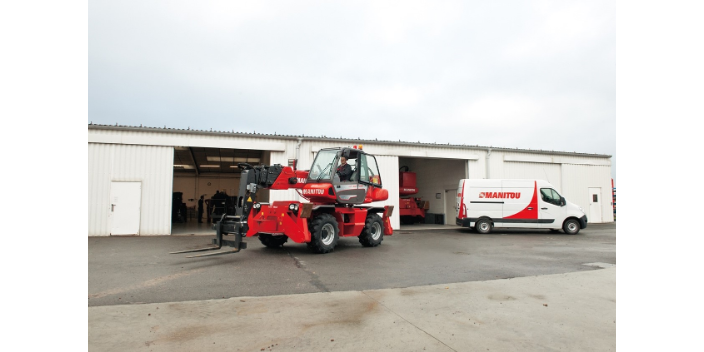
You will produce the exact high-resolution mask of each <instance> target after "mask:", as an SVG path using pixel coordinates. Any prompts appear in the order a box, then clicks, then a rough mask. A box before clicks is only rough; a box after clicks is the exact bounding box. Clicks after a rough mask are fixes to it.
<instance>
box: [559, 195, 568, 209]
mask: <svg viewBox="0 0 704 352" xmlns="http://www.w3.org/2000/svg"><path fill="white" fill-rule="evenodd" d="M565 204H567V202H566V201H565V197H560V206H563V207H564V206H565Z"/></svg>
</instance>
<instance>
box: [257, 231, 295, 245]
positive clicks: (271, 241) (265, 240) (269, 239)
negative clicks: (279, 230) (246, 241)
mask: <svg viewBox="0 0 704 352" xmlns="http://www.w3.org/2000/svg"><path fill="white" fill-rule="evenodd" d="M259 241H260V242H261V243H262V244H263V245H265V246H267V247H269V248H279V247H281V246H283V245H284V243H286V242H287V241H288V236H285V235H281V236H274V235H270V234H268V233H261V234H259Z"/></svg>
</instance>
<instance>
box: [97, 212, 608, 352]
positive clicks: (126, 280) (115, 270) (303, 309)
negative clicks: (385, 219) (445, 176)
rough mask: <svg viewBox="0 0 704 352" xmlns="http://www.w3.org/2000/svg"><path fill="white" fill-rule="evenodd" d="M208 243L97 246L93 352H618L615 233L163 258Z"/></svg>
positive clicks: (429, 239) (442, 234)
mask: <svg viewBox="0 0 704 352" xmlns="http://www.w3.org/2000/svg"><path fill="white" fill-rule="evenodd" d="M208 240H209V237H204V236H159V237H128V238H116V237H107V238H89V240H88V244H89V292H88V306H89V310H88V313H89V314H88V315H89V319H88V323H89V341H88V342H89V349H90V350H91V351H124V350H138V351H141V350H143V351H193V350H204V349H207V350H222V351H303V350H306V351H322V350H325V351H327V350H338V351H353V350H372V351H376V350H391V351H423V350H426V351H487V350H489V351H491V350H493V351H505V350H521V351H558V350H570V351H610V350H615V343H616V342H615V341H616V324H615V314H616V303H615V297H616V289H615V283H616V274H615V273H616V271H615V270H616V269H615V264H616V250H615V249H616V235H615V224H597V225H594V224H590V226H589V227H588V228H587V229H585V230H583V231H582V232H581V233H580V234H579V235H577V236H567V235H564V234H556V233H552V232H549V231H540V230H533V231H526V230H498V231H496V232H495V233H493V234H490V235H480V234H477V233H473V232H469V231H467V230H465V229H439V230H422V231H403V230H402V231H397V232H396V233H395V234H394V236H390V237H386V238H385V239H384V242H383V244H382V245H381V246H380V247H376V248H365V247H362V246H361V245H360V244H359V243H357V241H356V238H346V239H342V240H341V241H340V245H339V246H338V248H337V249H336V250H335V251H334V252H332V253H329V254H325V255H317V254H312V253H310V252H308V251H307V248H306V246H305V245H303V244H295V243H287V244H286V245H285V246H284V248H281V249H268V248H265V247H263V246H262V245H261V244H259V243H258V240H257V239H256V238H255V239H248V242H249V248H248V249H246V250H244V251H242V252H241V253H238V254H233V255H227V256H219V257H212V258H201V259H187V258H185V256H184V255H168V254H166V253H168V252H170V251H175V250H179V249H184V248H189V247H190V248H194V247H197V246H200V245H202V244H206V243H207V242H208Z"/></svg>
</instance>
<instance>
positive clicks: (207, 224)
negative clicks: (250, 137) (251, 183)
mask: <svg viewBox="0 0 704 352" xmlns="http://www.w3.org/2000/svg"><path fill="white" fill-rule="evenodd" d="M270 157H271V153H270V152H269V151H264V150H249V149H227V148H203V147H175V148H174V180H173V199H172V211H171V221H172V225H171V234H172V235H189V234H208V235H212V234H213V233H214V232H213V230H212V223H213V221H217V220H218V219H219V218H220V216H222V214H223V213H224V212H229V213H232V212H233V211H234V210H233V208H234V204H235V198H236V197H237V196H239V194H238V192H239V184H240V174H241V172H242V170H241V169H240V168H239V167H238V166H237V165H238V164H239V163H248V164H250V165H253V166H254V165H259V164H265V165H268V164H269V160H270ZM201 197H202V199H203V207H202V208H203V211H202V214H199V211H198V203H199V200H200V199H201ZM257 198H258V200H260V201H263V202H267V201H268V200H269V190H266V189H265V190H261V191H259V192H258V193H257ZM199 216H200V218H199Z"/></svg>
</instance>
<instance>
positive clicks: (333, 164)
mask: <svg viewBox="0 0 704 352" xmlns="http://www.w3.org/2000/svg"><path fill="white" fill-rule="evenodd" d="M341 157H345V158H346V159H347V161H348V164H349V165H350V166H351V167H352V174H351V175H350V176H349V181H347V180H344V181H340V177H339V175H338V174H337V172H336V169H337V166H338V165H339V161H340V158H341ZM238 166H239V168H241V169H242V175H241V177H240V187H239V193H238V197H237V202H236V204H235V214H234V215H230V214H223V215H222V217H221V218H220V221H218V222H217V223H216V224H215V225H214V226H213V227H214V229H215V231H216V233H215V236H216V237H215V239H213V245H214V246H209V247H206V248H199V249H190V250H184V251H178V252H171V254H178V253H190V252H204V251H212V250H218V249H220V248H222V246H223V245H227V246H230V247H233V249H231V250H226V251H219V252H211V253H205V254H200V255H192V256H188V257H187V258H194V257H205V256H213V255H221V254H229V253H237V252H239V251H240V250H242V249H245V248H247V243H246V242H242V238H243V237H252V236H258V237H259V240H260V241H261V242H262V244H264V245H265V246H267V247H270V248H276V247H281V246H282V245H283V244H284V243H286V242H287V241H288V240H289V239H291V240H292V241H293V242H296V243H306V244H307V245H308V248H309V249H310V250H312V251H313V252H315V253H328V252H331V251H332V250H333V249H334V248H335V246H336V245H337V241H338V239H339V237H351V236H356V237H358V238H359V242H360V243H361V244H362V245H363V246H365V247H375V246H378V245H379V244H381V241H382V240H383V239H384V235H389V236H390V235H392V234H393V229H392V228H391V222H390V220H389V218H390V217H391V214H392V213H393V208H394V207H393V206H371V204H370V205H366V206H365V205H363V204H369V203H372V202H377V201H383V200H386V199H388V197H389V192H388V191H387V190H385V189H383V188H382V185H381V176H380V175H379V167H378V165H377V162H376V158H375V157H374V156H372V155H370V154H367V153H365V152H364V151H362V150H361V148H360V149H357V148H356V146H355V148H329V149H321V150H320V151H319V152H318V154H317V155H316V157H315V160H314V161H313V165H311V170H296V169H295V162H294V166H293V167H291V166H281V165H279V164H275V165H271V166H264V165H258V166H252V165H249V164H246V163H240V164H238ZM261 188H268V189H272V190H287V189H296V191H297V192H298V194H299V195H300V196H301V197H303V198H305V199H306V200H308V201H309V202H306V203H304V202H299V201H274V202H272V203H271V204H269V203H260V202H257V198H256V195H257V191H258V190H259V189H261Z"/></svg>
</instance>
